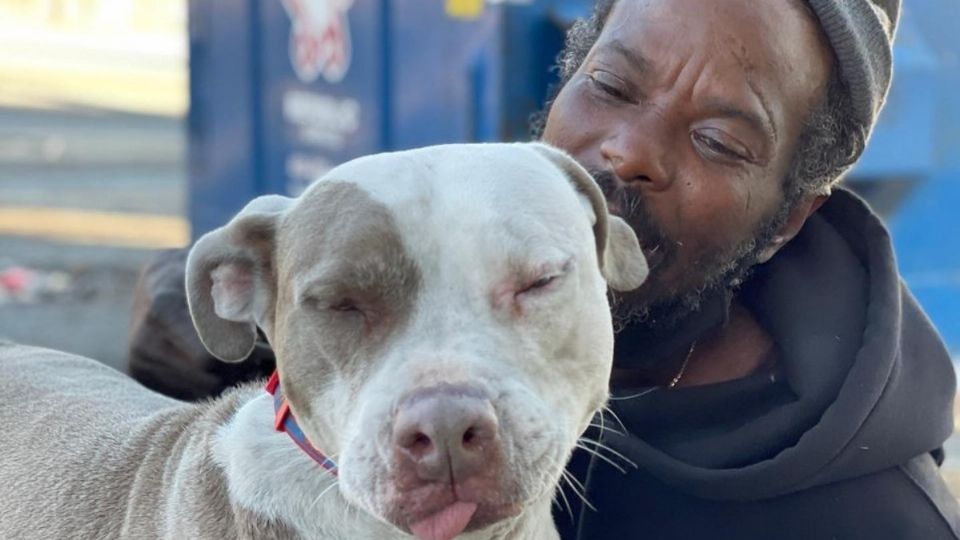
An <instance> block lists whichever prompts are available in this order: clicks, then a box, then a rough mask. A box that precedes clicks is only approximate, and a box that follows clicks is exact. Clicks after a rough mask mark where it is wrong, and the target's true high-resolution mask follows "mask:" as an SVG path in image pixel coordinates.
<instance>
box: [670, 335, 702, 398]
mask: <svg viewBox="0 0 960 540" xmlns="http://www.w3.org/2000/svg"><path fill="white" fill-rule="evenodd" d="M696 348H697V342H696V341H694V342H693V343H691V344H690V350H689V351H687V357H686V358H684V359H683V364H681V365H680V371H678V372H677V374H676V375H675V376H674V377H673V379H672V380H671V381H670V384H668V385H667V388H673V387H675V386H677V383H679V382H680V379H682V378H683V374H684V372H686V371H687V364H689V363H690V357H691V356H693V350H694V349H696Z"/></svg>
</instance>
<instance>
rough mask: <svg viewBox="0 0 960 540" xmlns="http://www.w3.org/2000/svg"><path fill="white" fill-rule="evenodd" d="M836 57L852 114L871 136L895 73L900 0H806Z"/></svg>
mask: <svg viewBox="0 0 960 540" xmlns="http://www.w3.org/2000/svg"><path fill="white" fill-rule="evenodd" d="M807 2H808V3H809V4H810V7H811V8H812V9H813V11H814V13H815V14H816V16H817V18H818V19H820V24H821V25H822V26H823V30H824V33H826V35H827V38H828V39H829V40H830V45H831V46H832V47H833V50H834V52H835V54H836V56H837V60H838V62H839V64H840V65H839V68H840V77H841V79H842V80H843V82H844V83H846V85H847V87H848V89H849V91H850V98H851V104H852V105H853V118H854V119H855V120H856V121H857V123H858V127H860V128H861V129H862V130H863V135H864V138H865V139H866V138H867V137H869V136H870V132H871V130H872V129H873V125H874V123H876V121H877V115H879V114H880V109H881V108H882V107H883V103H884V101H885V100H886V98H887V91H888V90H889V89H890V79H891V77H892V75H893V66H892V65H893V53H892V50H891V48H892V45H893V36H894V32H895V31H896V27H897V21H898V18H899V16H900V0H807Z"/></svg>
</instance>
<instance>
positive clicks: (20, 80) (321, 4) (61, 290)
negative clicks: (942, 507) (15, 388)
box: [0, 0, 960, 465]
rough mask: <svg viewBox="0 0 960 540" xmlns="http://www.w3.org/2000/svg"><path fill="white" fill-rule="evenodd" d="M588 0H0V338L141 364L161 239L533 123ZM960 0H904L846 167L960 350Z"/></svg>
mask: <svg viewBox="0 0 960 540" xmlns="http://www.w3.org/2000/svg"><path fill="white" fill-rule="evenodd" d="M589 6H590V1H589V0H496V1H494V0H487V1H484V0H273V1H270V0H262V1H258V0H236V1H224V0H189V1H188V0H0V336H2V337H8V338H12V339H14V340H17V341H20V342H24V343H30V344H37V345H43V346H49V347H55V348H59V349H65V350H68V351H73V352H77V353H80V354H83V355H87V356H91V357H94V358H97V359H100V360H102V361H104V362H107V363H109V364H112V365H114V366H117V367H118V368H121V369H122V368H123V366H124V363H125V356H126V342H127V332H128V331H129V322H128V321H129V314H130V307H131V292H132V289H133V285H134V283H135V281H136V278H137V274H138V271H139V269H140V267H141V266H142V265H143V263H144V262H145V261H146V260H147V259H148V258H149V257H150V256H151V254H153V253H154V252H155V251H156V250H158V249H163V248H169V247H181V246H186V245H188V244H189V242H190V241H191V239H193V238H196V237H197V236H198V235H200V234H202V233H204V232H206V231H207V230H209V229H211V228H213V227H215V226H217V225H219V224H221V223H223V222H225V221H226V220H227V219H228V218H229V217H230V216H231V215H232V214H233V213H234V212H236V211H237V210H238V209H239V208H241V207H242V205H243V204H244V203H245V202H247V201H248V200H250V199H251V198H253V197H254V196H256V195H259V194H262V193H267V192H278V193H289V194H296V193H298V192H299V191H301V190H302V189H303V187H304V186H305V185H307V183H308V182H309V181H310V180H311V179H312V178H315V177H317V176H318V175H320V174H322V173H323V172H324V171H326V170H328V169H329V168H331V167H332V166H334V165H335V164H337V163H340V162H342V161H344V160H347V159H350V158H353V157H356V156H359V155H363V154H367V153H372V152H377V151H382V150H392V149H402V148H409V147H415V146H421V145H425V144H431V143H441V142H456V141H489V140H524V139H526V138H527V137H528V123H529V119H530V115H531V114H533V113H534V112H535V111H537V110H538V109H539V108H540V107H541V105H542V103H543V101H544V99H545V96H546V94H547V88H548V86H549V85H550V84H551V82H552V81H553V80H554V76H555V74H554V73H553V72H552V71H551V70H550V69H549V68H550V66H551V65H552V64H553V62H554V60H555V58H556V55H557V53H558V51H559V50H560V47H561V45H562V37H563V33H564V31H565V29H566V28H567V27H569V25H570V24H571V23H572V21H573V20H574V19H575V18H576V17H578V16H583V15H585V14H586V13H588V11H589ZM958 20H960V2H957V1H956V0H911V1H909V2H905V6H904V10H903V16H902V22H901V25H900V29H899V34H898V41H897V47H896V50H895V62H896V64H895V66H896V77H895V82H894V87H893V89H892V91H891V94H890V97H889V100H888V105H887V107H886V109H885V111H884V113H883V117H882V120H881V123H880V125H879V126H878V128H877V131H876V134H875V135H874V138H873V140H872V141H871V144H870V146H869V147H868V151H867V153H866V154H865V156H864V158H863V160H862V162H861V163H860V164H859V165H858V167H857V168H856V170H854V171H853V172H852V173H851V174H850V176H849V177H848V179H847V180H846V182H847V183H848V185H851V186H852V187H854V188H855V189H856V190H857V191H859V192H860V193H861V194H862V195H864V196H865V197H866V198H867V199H868V200H870V202H871V203H872V204H873V205H874V206H875V208H877V210H878V211H879V212H880V213H881V214H882V215H883V217H884V219H885V220H886V221H887V223H888V225H889V226H890V229H891V231H892V234H893V237H894V241H895V243H896V249H897V254H898V257H899V263H900V266H901V269H902V272H903V275H904V277H905V279H906V280H907V281H908V282H909V284H910V286H911V288H912V290H913V291H914V293H915V294H916V295H917V296H918V298H919V299H920V301H921V303H922V304H923V305H924V307H925V308H926V310H927V311H928V313H929V314H930V316H931V318H932V319H933V321H934V322H935V324H936V325H937V327H938V328H939V329H940V331H941V333H942V334H943V336H944V338H945V340H946V341H947V343H948V346H949V348H950V349H951V352H952V354H953V355H954V357H955V358H957V359H960V212H958V211H957V204H958V203H960V98H958V96H960V34H958V33H957V32H956V26H955V25H956V21H958ZM951 445H953V446H956V448H950V449H948V451H949V454H950V455H954V454H958V453H960V445H955V444H954V443H951ZM952 464H953V462H952V461H951V465H952Z"/></svg>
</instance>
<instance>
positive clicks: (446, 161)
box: [286, 144, 590, 267]
mask: <svg viewBox="0 0 960 540" xmlns="http://www.w3.org/2000/svg"><path fill="white" fill-rule="evenodd" d="M318 223H322V224H324V225H323V227H322V229H323V230H319V229H318V230H315V231H312V232H311V233H310V234H300V233H298V234H293V235H286V236H288V237H290V238H291V239H293V242H295V243H296V244H297V245H298V246H299V247H298V248H296V249H297V252H298V254H299V256H298V257H297V258H298V259H300V262H301V264H308V265H312V264H316V263H317V262H319V259H318V257H322V258H324V259H326V260H331V257H330V255H333V254H334V253H330V252H329V249H331V247H335V249H337V250H338V251H337V252H336V253H335V254H336V255H337V256H338V257H337V259H339V260H348V261H351V260H353V261H355V260H357V259H358V257H359V258H362V257H364V256H375V257H381V258H382V257H386V258H388V259H390V260H388V261H386V262H387V264H395V263H397V262H398V260H399V259H400V258H403V259H406V261H405V262H404V264H403V265H402V266H405V267H410V265H411V264H413V265H414V266H415V265H416V263H415V262H414V261H419V262H424V260H429V261H434V260H435V259H436V257H435V255H436V250H437V249H442V250H444V251H446V250H447V249H450V248H451V247H453V249H454V250H458V249H457V246H461V245H462V246H463V248H464V249H465V250H467V251H469V252H472V253H473V254H474V256H476V255H480V253H477V250H480V251H483V250H484V249H485V246H484V245H483V244H484V243H487V244H493V245H490V246H486V247H489V249H488V251H496V250H497V249H502V248H504V247H506V248H511V247H513V248H516V250H517V251H518V252H525V251H526V250H529V249H536V248H537V247H538V246H519V245H511V244H517V242H520V241H522V240H524V239H526V240H530V239H533V240H532V241H533V243H537V241H538V240H539V241H540V242H539V243H541V244H555V243H556V242H572V241H581V240H582V238H570V236H571V234H570V231H569V227H570V225H571V224H579V225H580V226H581V230H582V231H587V232H589V230H590V223H589V219H588V217H587V216H586V214H585V213H584V210H583V205H582V203H581V202H580V201H579V200H578V198H577V195H576V191H575V189H574V187H573V186H572V185H571V184H570V182H569V180H567V178H566V176H565V175H564V174H563V172H562V171H560V170H559V169H557V168H556V167H555V166H554V165H552V164H551V163H550V162H549V161H548V160H546V159H544V158H543V157H542V156H541V155H540V154H538V153H537V152H535V151H532V150H530V149H529V148H526V147H524V146H521V145H506V144H490V145H471V146H469V147H465V146H461V145H449V146H440V147H433V148H429V149H423V150H413V151H408V152H397V153H392V154H379V155H375V156H370V157H366V158H361V159H358V160H355V161H352V162H349V163H347V164H345V165H343V166H341V167H338V168H336V169H334V170H333V171H331V172H330V173H329V174H327V175H326V176H325V177H324V178H323V179H322V180H321V181H319V182H317V183H316V184H314V185H313V186H312V187H311V188H310V189H309V190H308V191H307V192H306V193H304V195H303V196H302V197H301V201H300V204H298V205H297V208H296V209H295V210H294V211H293V212H292V213H291V216H289V219H288V220H287V225H286V228H292V229H299V230H303V229H304V228H310V227H317V225H316V224H318ZM574 236H577V235H574ZM437 244H443V246H440V245H437ZM321 245H323V246H325V247H324V248H323V251H325V253H319V252H318V253H314V254H310V251H311V249H312V248H313V247H315V248H316V249H321V248H319V246H321ZM336 246H339V247H336ZM291 249H294V248H292V247H291ZM340 250H342V251H340ZM431 251H432V253H431ZM305 252H306V254H308V255H309V256H308V257H306V258H304V257H303V254H304V253H305ZM448 255H449V253H448Z"/></svg>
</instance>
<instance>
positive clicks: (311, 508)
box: [309, 480, 340, 512]
mask: <svg viewBox="0 0 960 540" xmlns="http://www.w3.org/2000/svg"><path fill="white" fill-rule="evenodd" d="M339 485H340V480H334V481H333V482H332V483H331V484H330V485H329V486H327V487H326V488H324V490H323V491H321V492H320V494H319V495H317V498H316V499H314V500H313V504H311V505H310V510H309V512H313V510H314V509H315V508H316V506H317V504H319V503H320V499H321V498H323V496H324V495H326V494H327V493H329V492H330V490H332V489H333V488H335V487H337V486H339Z"/></svg>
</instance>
